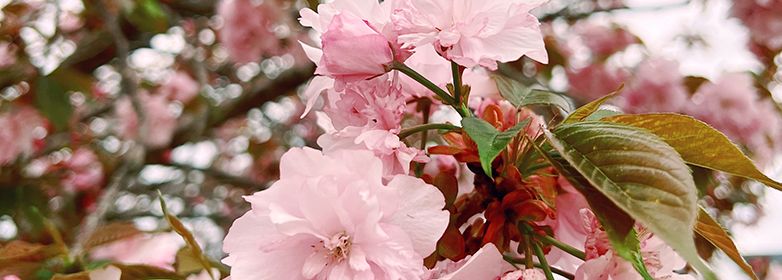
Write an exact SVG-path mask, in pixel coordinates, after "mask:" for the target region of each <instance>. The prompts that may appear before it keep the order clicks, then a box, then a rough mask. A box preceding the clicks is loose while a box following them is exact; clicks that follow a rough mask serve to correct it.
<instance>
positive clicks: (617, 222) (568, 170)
mask: <svg viewBox="0 0 782 280" xmlns="http://www.w3.org/2000/svg"><path fill="white" fill-rule="evenodd" d="M533 147H534V148H535V150H536V151H537V152H538V153H539V154H541V155H543V157H544V158H545V159H546V160H547V161H548V162H549V163H551V166H553V167H554V169H556V170H557V172H558V173H559V174H560V175H562V176H564V177H565V178H566V179H567V180H568V182H570V183H571V185H573V187H574V188H575V189H576V190H578V192H580V193H581V194H582V195H584V198H585V199H586V201H587V203H588V204H589V208H590V209H591V210H592V212H593V213H594V214H595V217H597V219H598V221H600V224H601V225H602V226H603V230H604V231H605V233H606V236H607V237H608V240H609V241H610V242H611V247H612V248H613V249H614V251H615V252H616V254H617V255H619V256H620V257H622V258H623V259H625V260H626V261H628V262H630V263H631V264H632V265H633V268H635V270H636V271H637V272H638V273H639V274H641V276H642V277H644V280H649V279H652V277H651V276H650V275H649V272H648V271H647V270H646V266H645V264H644V262H643V257H642V255H641V248H640V244H639V241H638V235H637V234H636V232H635V230H634V229H633V227H634V226H635V219H633V217H630V215H628V214H627V213H626V212H625V211H624V210H622V209H620V208H619V206H617V205H616V204H615V203H614V202H613V201H611V200H610V199H609V198H608V197H606V196H605V195H604V194H602V193H601V192H600V191H598V190H597V189H595V187H593V186H592V185H591V183H590V182H589V181H588V180H587V179H586V178H584V176H582V175H581V174H580V173H578V171H576V170H575V169H574V168H573V167H571V166H569V165H568V164H567V162H566V161H565V160H564V159H562V158H561V157H555V156H551V155H549V154H548V153H547V152H545V151H543V149H542V148H540V147H539V146H538V145H533ZM555 155H556V154H555ZM557 156H558V155H557Z"/></svg>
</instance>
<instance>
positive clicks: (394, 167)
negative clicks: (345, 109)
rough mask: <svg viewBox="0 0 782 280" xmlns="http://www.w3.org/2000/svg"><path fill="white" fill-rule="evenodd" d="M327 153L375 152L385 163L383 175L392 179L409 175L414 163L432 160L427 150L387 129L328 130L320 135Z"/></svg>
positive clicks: (321, 145)
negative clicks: (413, 145)
mask: <svg viewBox="0 0 782 280" xmlns="http://www.w3.org/2000/svg"><path fill="white" fill-rule="evenodd" d="M318 145H319V146H320V147H321V148H323V152H324V153H326V154H330V153H333V152H337V153H339V152H343V151H346V150H347V151H371V152H372V153H374V154H375V156H376V157H378V158H379V159H380V160H381V161H382V162H383V177H384V178H386V179H391V178H393V177H394V176H395V175H398V174H409V173H410V163H412V162H421V163H425V162H427V161H428V160H429V158H427V157H426V154H424V152H423V151H421V150H418V149H416V148H411V147H408V146H407V145H405V143H404V142H402V141H400V140H399V136H397V135H396V134H394V133H391V132H390V131H387V130H380V129H375V130H361V129H359V128H355V127H353V128H348V129H345V130H343V131H340V132H338V133H326V134H323V135H321V136H320V137H319V138H318Z"/></svg>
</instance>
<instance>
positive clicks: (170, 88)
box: [158, 71, 199, 103]
mask: <svg viewBox="0 0 782 280" xmlns="http://www.w3.org/2000/svg"><path fill="white" fill-rule="evenodd" d="M198 90H199V85H198V82H196V81H195V80H193V78H192V77H190V74H187V72H183V71H176V72H174V73H172V74H171V75H170V76H168V78H167V79H166V80H165V81H163V85H162V86H160V88H159V89H158V94H161V95H164V96H166V97H168V99H170V100H176V101H179V102H182V103H187V102H190V100H193V98H195V97H196V96H198Z"/></svg>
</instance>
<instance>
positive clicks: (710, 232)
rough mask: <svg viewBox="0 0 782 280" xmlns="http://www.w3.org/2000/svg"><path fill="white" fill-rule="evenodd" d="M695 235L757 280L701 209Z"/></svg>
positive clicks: (712, 220)
mask: <svg viewBox="0 0 782 280" xmlns="http://www.w3.org/2000/svg"><path fill="white" fill-rule="evenodd" d="M695 233H696V234H698V235H700V236H701V237H703V238H704V239H706V240H707V241H709V243H711V245H713V246H714V247H716V248H719V249H720V250H722V252H724V253H725V255H727V256H728V257H729V258H730V259H731V260H733V262H735V263H736V264H737V265H739V267H741V269H742V270H744V272H745V273H747V275H749V277H751V278H752V279H754V280H758V276H757V275H755V272H754V271H752V266H750V265H749V264H748V263H747V261H746V260H744V258H743V257H741V254H740V253H739V249H738V248H736V244H733V240H732V239H731V238H730V236H729V235H728V232H726V231H725V229H724V228H722V226H721V225H720V224H719V223H717V221H715V220H714V219H713V218H712V217H711V216H710V215H709V213H707V212H706V210H704V209H703V208H700V211H699V212H698V220H697V222H696V223H695Z"/></svg>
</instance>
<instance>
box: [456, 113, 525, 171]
mask: <svg viewBox="0 0 782 280" xmlns="http://www.w3.org/2000/svg"><path fill="white" fill-rule="evenodd" d="M528 123H529V120H524V121H521V122H519V123H518V124H516V125H515V126H514V127H511V128H509V129H508V130H506V131H503V132H499V131H497V129H496V128H494V126H492V125H491V124H489V123H488V122H486V121H484V120H482V119H479V118H476V117H467V118H464V119H462V128H463V129H464V131H465V132H467V135H469V136H470V138H472V140H473V141H474V142H475V144H476V145H477V146H478V156H479V157H480V159H481V167H483V172H485V173H486V175H488V176H489V177H492V175H491V173H492V172H491V163H492V161H494V159H495V158H497V156H498V155H500V152H502V151H503V150H505V147H506V146H508V143H510V141H511V140H512V139H513V137H515V136H516V135H517V134H519V131H521V129H523V128H524V127H525V126H527V124H528Z"/></svg>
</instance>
